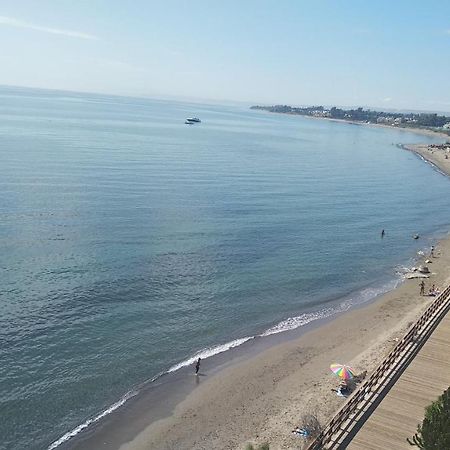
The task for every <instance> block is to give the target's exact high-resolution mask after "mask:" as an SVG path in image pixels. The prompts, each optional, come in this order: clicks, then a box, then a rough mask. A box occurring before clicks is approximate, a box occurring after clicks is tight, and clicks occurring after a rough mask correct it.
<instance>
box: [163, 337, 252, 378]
mask: <svg viewBox="0 0 450 450" xmlns="http://www.w3.org/2000/svg"><path fill="white" fill-rule="evenodd" d="M250 339H254V336H249V337H244V338H240V339H235V340H234V341H230V342H227V343H226V344H221V345H216V346H215V347H209V348H205V349H203V350H200V351H199V352H197V353H196V354H195V355H194V356H192V357H191V358H189V359H186V360H184V361H181V362H180V363H178V364H175V365H174V366H172V367H171V368H170V369H169V370H168V371H167V372H168V373H170V372H175V371H176V370H178V369H181V368H182V367H186V366H190V365H191V364H194V362H195V361H197V359H198V358H201V359H206V358H210V357H211V356H214V355H218V354H219V353H223V352H226V351H227V350H230V348H234V347H239V346H240V345H242V344H243V343H244V342H247V341H249V340H250Z"/></svg>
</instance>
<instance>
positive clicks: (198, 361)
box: [195, 358, 202, 375]
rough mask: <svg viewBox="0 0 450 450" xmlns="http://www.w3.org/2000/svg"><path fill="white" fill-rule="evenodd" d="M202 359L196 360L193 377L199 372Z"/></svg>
mask: <svg viewBox="0 0 450 450" xmlns="http://www.w3.org/2000/svg"><path fill="white" fill-rule="evenodd" d="M201 360H202V358H198V359H197V362H196V363H195V375H198V371H199V370H200V361H201Z"/></svg>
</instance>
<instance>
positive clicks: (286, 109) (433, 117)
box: [250, 105, 450, 138]
mask: <svg viewBox="0 0 450 450" xmlns="http://www.w3.org/2000/svg"><path fill="white" fill-rule="evenodd" d="M250 109H253V110H261V111H267V112H271V113H278V114H290V115H299V116H304V117H309V118H313V119H326V120H330V121H335V122H346V123H352V124H355V125H370V126H381V127H389V128H396V129H405V130H407V131H412V132H416V133H421V134H427V135H433V136H436V135H437V136H440V137H443V138H449V137H450V117H449V116H445V115H438V114H437V113H394V112H384V111H375V110H370V109H363V108H362V107H359V108H356V109H341V108H336V107H335V106H333V107H331V108H325V107H323V106H308V107H302V108H297V107H292V106H288V105H273V106H260V105H255V106H251V107H250Z"/></svg>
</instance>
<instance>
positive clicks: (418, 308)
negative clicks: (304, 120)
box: [121, 146, 450, 450]
mask: <svg viewBox="0 0 450 450" xmlns="http://www.w3.org/2000/svg"><path fill="white" fill-rule="evenodd" d="M408 149H409V150H412V151H415V152H417V153H419V154H421V155H422V156H424V157H425V158H426V159H429V160H430V161H432V162H433V163H434V164H436V165H437V166H439V167H440V169H441V170H443V171H445V172H446V173H448V174H450V161H449V160H445V158H444V155H443V152H440V153H442V155H441V154H440V153H439V152H438V151H436V150H435V151H434V152H433V153H431V151H429V150H428V149H427V147H426V146H409V147H408ZM428 266H429V267H430V270H431V271H432V275H431V277H430V279H429V280H425V283H426V289H428V288H429V287H430V286H431V284H435V285H436V286H437V287H440V288H441V289H442V288H443V287H444V286H446V285H448V284H449V283H450V270H449V269H450V238H447V239H444V240H442V241H441V242H439V243H438V244H437V245H436V248H435V257H434V258H432V263H429V264H428ZM419 283H420V280H417V279H413V280H407V281H405V282H404V283H403V284H402V285H400V286H399V287H398V288H397V289H395V290H393V291H391V292H389V293H387V294H385V295H384V296H382V297H381V298H379V299H378V300H376V301H375V302H373V303H371V304H369V305H367V306H364V307H362V308H359V309H354V310H351V311H349V312H347V313H344V314H342V315H340V316H339V317H337V318H336V319H334V320H333V321H331V322H329V323H327V324H325V325H323V326H320V327H319V328H316V329H314V330H312V331H309V332H308V333H306V334H305V335H303V336H302V337H300V338H298V339H296V340H293V341H289V342H285V343H283V344H280V345H277V346H275V347H272V348H270V349H268V350H266V351H264V352H263V353H261V354H259V355H258V356H256V357H253V358H251V359H249V360H247V361H245V362H241V363H239V364H238V365H235V366H233V367H230V368H228V369H225V370H223V371H222V372H220V373H218V374H217V375H214V376H212V377H211V378H209V379H206V377H204V379H202V381H201V383H200V385H199V386H198V387H197V388H196V389H195V390H194V391H193V392H192V393H191V394H189V395H188V397H187V398H186V399H185V400H184V401H182V402H181V403H180V404H178V406H177V407H176V409H175V411H174V412H173V415H172V416H171V417H168V418H166V419H163V420H160V421H157V422H155V423H153V424H150V425H149V426H148V427H147V428H146V429H145V430H144V431H143V432H141V433H140V434H139V435H137V436H136V437H135V438H134V439H133V440H132V441H131V442H129V443H127V444H126V445H123V446H122V447H121V450H144V449H145V450H147V449H242V448H245V446H246V444H247V443H250V442H251V443H257V444H260V443H263V442H268V443H269V444H270V448H271V449H289V448H301V447H302V446H303V444H304V442H303V439H302V438H300V437H297V436H295V435H293V434H292V433H291V430H292V429H293V428H294V426H296V425H298V424H300V418H301V416H302V415H303V414H304V413H314V414H315V415H317V417H318V418H319V419H320V421H321V422H322V423H325V422H326V421H327V420H329V419H330V418H331V417H332V416H333V414H334V413H335V412H336V411H337V409H338V408H339V407H340V406H341V405H342V404H343V402H345V400H344V399H342V398H340V397H337V396H336V394H335V393H334V392H332V391H331V389H332V388H335V387H336V386H337V384H338V382H337V379H336V377H335V376H334V375H333V374H332V373H331V372H330V370H329V365H330V363H332V362H340V363H346V364H349V365H351V366H353V367H354V368H355V369H356V371H357V372H358V371H362V370H368V371H369V372H370V371H372V370H373V369H374V368H375V367H376V366H377V365H378V364H379V362H380V361H381V360H382V359H383V357H384V356H385V355H386V354H387V353H389V351H390V350H391V349H392V348H393V347H394V346H395V343H396V340H398V339H399V338H400V337H401V336H402V335H403V334H404V333H405V332H406V330H407V329H408V328H409V326H410V325H411V323H412V322H413V321H415V320H416V319H417V318H418V316H419V315H420V314H421V312H422V311H423V310H424V309H425V308H426V307H427V306H428V305H429V304H430V302H431V301H432V300H433V297H428V296H425V297H422V296H420V295H419ZM205 366H206V364H205Z"/></svg>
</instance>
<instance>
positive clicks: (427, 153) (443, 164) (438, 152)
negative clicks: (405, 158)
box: [403, 138, 450, 176]
mask: <svg viewBox="0 0 450 450" xmlns="http://www.w3.org/2000/svg"><path fill="white" fill-rule="evenodd" d="M449 140H450V138H449ZM403 147H404V148H405V149H407V150H410V151H412V152H414V153H417V154H419V155H421V156H422V157H423V158H425V159H426V160H428V161H429V162H431V163H433V164H434V165H435V166H436V167H438V168H439V169H440V170H441V171H442V172H444V173H445V174H447V175H449V176H450V152H446V151H445V150H442V149H437V148H433V147H429V146H428V145H426V144H414V145H413V144H410V145H404V146H403ZM449 147H450V145H449ZM446 155H447V156H448V159H446V158H445V156H446Z"/></svg>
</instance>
